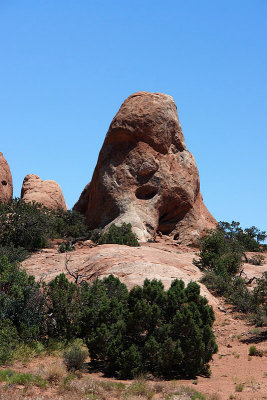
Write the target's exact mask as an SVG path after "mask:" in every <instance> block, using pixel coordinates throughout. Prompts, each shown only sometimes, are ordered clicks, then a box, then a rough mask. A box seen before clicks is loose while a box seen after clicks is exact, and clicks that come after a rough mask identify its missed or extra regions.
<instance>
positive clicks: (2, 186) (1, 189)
mask: <svg viewBox="0 0 267 400" xmlns="http://www.w3.org/2000/svg"><path fill="white" fill-rule="evenodd" d="M12 196H13V184H12V175H11V172H10V168H9V165H8V163H7V161H6V159H5V158H4V156H3V153H1V152H0V201H2V202H3V203H8V202H9V201H10V200H11V199H12Z"/></svg>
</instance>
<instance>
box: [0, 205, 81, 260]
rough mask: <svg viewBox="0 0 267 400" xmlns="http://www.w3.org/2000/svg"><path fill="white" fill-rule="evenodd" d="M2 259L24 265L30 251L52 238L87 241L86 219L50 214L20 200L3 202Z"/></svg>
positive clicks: (0, 215)
mask: <svg viewBox="0 0 267 400" xmlns="http://www.w3.org/2000/svg"><path fill="white" fill-rule="evenodd" d="M0 232H1V233H0V255H1V254H2V255H7V256H8V258H9V260H10V261H11V262H13V261H22V260H23V259H25V258H26V256H27V253H26V252H25V249H26V250H28V251H34V250H36V249H41V248H43V247H46V246H47V245H48V241H49V239H53V238H78V237H82V238H84V237H86V238H87V237H88V228H87V227H86V225H85V218H84V216H82V215H81V214H79V213H78V212H76V211H64V210H56V211H54V210H50V209H48V208H46V207H43V206H42V205H41V204H38V203H34V202H33V203H26V202H24V201H23V200H21V199H14V200H11V201H10V202H9V203H7V204H3V203H1V202H0Z"/></svg>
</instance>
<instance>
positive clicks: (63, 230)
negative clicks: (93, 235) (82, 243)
mask: <svg viewBox="0 0 267 400" xmlns="http://www.w3.org/2000/svg"><path fill="white" fill-rule="evenodd" d="M51 215H52V218H53V236H54V237H57V238H87V237H88V235H89V230H88V228H87V226H86V225H85V217H84V215H82V214H80V213H79V212H77V211H74V210H67V211H65V210H57V211H51Z"/></svg>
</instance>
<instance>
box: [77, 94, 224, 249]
mask: <svg viewBox="0 0 267 400" xmlns="http://www.w3.org/2000/svg"><path fill="white" fill-rule="evenodd" d="M199 186H200V185H199V175H198V170H197V166H196V163H195V160H194V157H193V156H192V154H191V153H190V152H189V151H188V150H187V149H186V146H185V142H184V136H183V132H182V129H181V126H180V123H179V119H178V114H177V108H176V105H175V103H174V101H173V98H172V97H171V96H168V95H165V94H161V93H147V92H138V93H135V94H133V95H132V96H130V97H128V98H127V99H126V100H125V102H124V103H123V104H122V106H121V108H120V110H119V111H118V113H117V114H116V116H115V118H114V119H113V121H112V122H111V125H110V128H109V130H108V133H107V135H106V138H105V141H104V144H103V147H102V149H101V151H100V154H99V158H98V162H97V165H96V168H95V171H94V174H93V178H92V181H91V183H90V185H89V186H88V187H87V189H86V190H85V193H84V194H83V199H85V198H86V201H87V207H86V211H84V203H83V204H80V203H79V201H78V202H77V203H76V205H75V209H76V210H78V211H81V212H83V213H85V214H86V221H87V224H88V225H89V227H90V228H91V229H94V228H98V227H101V228H104V227H107V226H108V225H109V224H110V223H115V224H118V225H120V224H122V223H123V222H130V223H131V224H132V227H133V231H134V232H135V233H136V234H137V235H138V238H139V240H141V241H145V240H147V239H149V238H152V237H153V236H154V235H155V233H156V231H160V232H162V233H164V234H171V235H174V236H175V237H176V238H178V240H179V241H180V242H182V243H187V242H188V243H189V242H191V241H192V240H195V239H196V238H197V237H199V236H200V235H202V234H203V232H204V230H205V229H207V228H211V227H213V226H215V224H216V221H215V219H214V218H213V217H212V216H211V214H210V213H209V212H208V210H207V209H206V208H205V206H204V204H203V201H202V197H201V194H200V191H199Z"/></svg>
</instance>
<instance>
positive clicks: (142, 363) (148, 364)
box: [81, 276, 217, 378]
mask: <svg viewBox="0 0 267 400" xmlns="http://www.w3.org/2000/svg"><path fill="white" fill-rule="evenodd" d="M91 290H92V292H93V293H94V295H93V296H92V297H93V300H94V301H95V302H97V307H95V305H94V304H92V303H89V302H88V306H86V305H85V314H84V316H83V317H82V320H83V318H84V321H82V322H81V323H82V325H84V326H85V327H86V325H87V324H88V325H87V326H88V331H87V333H85V339H86V343H87V345H88V348H89V352H90V357H91V358H92V359H95V360H102V361H103V362H104V363H105V366H106V372H108V373H112V374H114V373H115V374H116V375H117V376H118V377H120V378H126V377H130V378H132V377H134V376H137V375H139V374H142V373H146V372H151V373H154V374H157V375H163V376H178V375H184V376H194V375H196V374H200V373H203V372H204V371H206V366H207V363H208V362H209V361H210V359H211V357H212V355H213V354H214V353H215V352H216V351H217V345H216V343H215V339H214V335H213V333H212V330H211V326H212V324H213V321H214V314H213V310H212V308H211V307H209V306H208V305H207V300H206V299H205V298H202V297H201V296H200V288H199V286H198V285H197V284H196V283H193V282H191V283H190V284H189V285H188V286H187V288H185V287H184V283H183V282H182V281H178V280H175V281H174V282H173V283H172V285H171V287H170V289H169V290H168V291H165V290H164V287H163V285H162V283H161V282H160V281H156V280H152V281H149V280H145V282H144V286H143V287H139V286H137V287H135V288H134V289H132V290H131V291H130V293H129V294H128V295H127V292H126V289H125V286H124V285H123V284H121V283H120V282H119V280H117V279H116V278H114V277H112V276H110V277H108V278H107V280H106V281H105V282H101V281H95V282H94V283H93V286H92V288H91ZM119 293H123V294H124V296H118V294H119ZM91 294H92V293H91ZM121 298H122V299H123V301H122V302H121V301H120V299H121ZM89 304H90V306H89Z"/></svg>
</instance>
